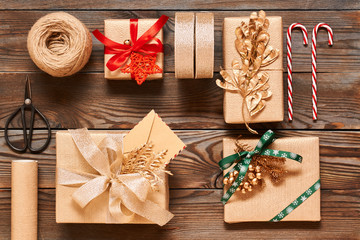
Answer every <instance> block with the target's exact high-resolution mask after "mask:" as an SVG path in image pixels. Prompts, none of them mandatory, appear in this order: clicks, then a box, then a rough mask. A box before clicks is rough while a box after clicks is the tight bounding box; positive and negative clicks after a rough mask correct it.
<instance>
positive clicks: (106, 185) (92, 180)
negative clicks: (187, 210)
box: [57, 128, 174, 226]
mask: <svg viewBox="0 0 360 240" xmlns="http://www.w3.org/2000/svg"><path fill="white" fill-rule="evenodd" d="M69 132H70V134H71V136H72V138H73V140H74V142H75V144H76V146H77V148H78V149H79V151H80V152H81V154H82V155H83V157H84V158H85V160H86V161H87V162H88V163H89V164H90V166H91V167H92V168H93V169H95V170H96V171H97V172H98V174H93V173H88V172H75V171H69V170H65V169H62V168H58V169H57V170H58V171H57V174H58V175H57V179H58V183H59V184H61V185H64V186H79V188H78V189H77V190H76V191H75V192H74V193H73V195H72V198H73V200H74V201H75V202H76V203H77V204H79V206H80V207H81V208H85V207H86V206H87V204H88V203H90V202H91V201H92V200H93V199H95V198H96V197H98V196H99V195H101V194H102V193H104V192H106V191H108V192H109V213H110V216H111V217H112V218H113V219H115V221H117V222H121V223H127V222H129V221H131V220H132V219H133V218H134V216H135V214H137V215H139V216H142V217H144V218H146V219H147V220H149V221H151V222H153V223H156V224H158V225H160V226H163V225H165V224H166V223H167V222H169V221H170V220H171V218H172V217H173V216H174V215H173V214H172V213H170V212H169V211H167V210H166V209H163V208H161V207H160V206H159V205H158V204H156V203H154V202H152V201H150V200H147V195H148V193H149V191H151V186H150V183H149V181H148V180H147V179H145V178H144V177H143V176H142V175H141V174H140V173H132V174H120V173H121V166H122V160H123V153H122V140H121V141H119V139H117V140H116V139H115V138H114V137H112V136H111V135H109V136H107V137H106V138H105V139H104V140H103V141H102V142H101V143H100V144H99V146H97V145H96V144H95V143H94V141H93V140H92V138H91V136H90V134H89V132H88V130H87V129H85V128H84V129H76V130H69ZM122 206H124V207H126V208H127V210H129V211H126V210H125V211H123V210H122Z"/></svg>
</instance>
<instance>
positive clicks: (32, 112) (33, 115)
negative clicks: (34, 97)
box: [27, 105, 51, 153]
mask: <svg viewBox="0 0 360 240" xmlns="http://www.w3.org/2000/svg"><path fill="white" fill-rule="evenodd" d="M35 112H36V113H37V114H39V116H40V117H41V118H42V120H43V121H44V122H45V123H46V127H47V130H48V136H47V139H46V142H45V144H44V145H43V146H42V147H39V148H32V146H31V143H32V136H33V129H34V119H35ZM50 140H51V128H50V124H49V121H48V120H47V119H46V117H45V116H44V115H43V114H42V113H41V112H40V111H39V110H37V108H36V107H34V106H33V105H31V119H30V131H29V138H28V140H27V148H28V149H29V150H30V152H32V153H39V152H42V151H44V150H45V149H46V148H47V146H48V145H49V143H50Z"/></svg>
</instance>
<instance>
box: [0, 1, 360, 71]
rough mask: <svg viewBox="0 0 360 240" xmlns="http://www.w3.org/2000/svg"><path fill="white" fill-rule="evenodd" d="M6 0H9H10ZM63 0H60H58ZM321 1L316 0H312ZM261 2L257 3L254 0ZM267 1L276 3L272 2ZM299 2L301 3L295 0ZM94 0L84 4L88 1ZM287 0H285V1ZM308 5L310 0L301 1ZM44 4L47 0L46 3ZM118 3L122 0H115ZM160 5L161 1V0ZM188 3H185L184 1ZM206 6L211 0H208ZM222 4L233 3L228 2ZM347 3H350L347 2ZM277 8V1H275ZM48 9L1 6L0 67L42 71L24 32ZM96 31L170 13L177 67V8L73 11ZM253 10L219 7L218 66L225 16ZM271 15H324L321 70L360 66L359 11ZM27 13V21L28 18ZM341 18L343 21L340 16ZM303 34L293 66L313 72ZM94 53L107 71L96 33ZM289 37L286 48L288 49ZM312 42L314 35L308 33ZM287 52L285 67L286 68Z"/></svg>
mask: <svg viewBox="0 0 360 240" xmlns="http://www.w3.org/2000/svg"><path fill="white" fill-rule="evenodd" d="M11 2H12V1H7V2H6V3H11ZM57 2H58V3H60V2H61V1H57ZM313 3H317V1H313ZM256 4H258V3H256ZM269 4H271V5H273V6H276V4H274V3H270V2H269ZM296 4H298V3H296ZM90 5H91V4H84V6H90ZM281 5H284V3H281ZM301 5H302V6H306V4H302V3H301ZM44 6H46V4H44ZM117 6H118V7H120V6H121V4H117ZM159 6H160V5H159ZM184 6H186V5H184ZM206 6H208V3H206ZM224 6H229V5H227V4H224ZM344 6H346V3H345V4H344ZM275 8H276V7H275ZM47 13H49V12H48V11H2V12H1V14H0V22H1V24H2V25H1V27H0V72H1V71H10V72H27V71H39V69H38V68H37V67H36V66H35V65H34V64H33V62H32V61H31V60H30V58H29V55H28V52H27V49H26V38H27V34H28V31H29V30H30V28H31V26H32V25H33V24H34V23H35V22H36V20H37V19H38V18H40V17H41V16H43V15H45V14H47ZM69 13H71V14H73V15H74V16H76V17H77V18H79V19H80V20H81V21H83V22H84V23H85V25H86V26H87V27H88V28H89V29H90V30H91V31H92V30H95V29H97V28H98V29H100V30H101V31H102V30H103V20H104V19H111V18H158V17H159V16H160V15H161V14H166V15H168V16H170V17H171V19H170V20H169V22H168V23H167V24H166V27H165V39H164V43H165V47H164V51H165V67H164V70H165V71H166V72H174V51H173V49H174V44H173V43H174V18H173V17H174V15H175V12H174V11H120V12H119V11H96V12H88V11H70V12H69ZM250 13H251V12H250V11H244V12H240V11H236V12H235V11H215V12H214V14H215V71H219V69H220V66H221V65H222V21H223V18H224V17H234V16H249V14H250ZM268 15H269V16H271V15H273V16H282V17H283V21H284V22H283V32H284V36H286V35H285V34H286V29H287V27H288V26H289V25H290V24H292V23H293V22H301V23H303V24H304V25H305V26H306V27H307V28H308V31H309V37H310V36H311V34H310V32H311V30H312V28H313V27H314V26H315V25H316V24H318V23H319V22H320V21H324V22H326V23H328V24H329V25H330V26H331V27H332V28H333V30H334V46H333V47H332V48H330V49H329V47H328V46H327V34H326V33H325V32H321V33H320V34H319V36H318V71H319V72H357V71H358V69H359V67H360V57H359V56H360V48H359V45H358V44H357V41H358V39H359V38H360V27H359V26H360V24H359V18H358V15H359V11H305V12H304V11H268ZM24 19H26V21H24ZM339 19H341V21H339ZM300 35H301V34H300V33H299V32H297V33H296V34H294V36H293V49H294V50H293V59H294V60H293V70H294V72H311V45H309V46H308V47H307V48H305V47H303V46H302V41H301V36H300ZM93 41H94V45H93V53H92V56H91V58H90V62H89V63H88V64H87V66H86V67H85V68H84V69H83V71H84V72H102V71H103V68H104V66H103V45H102V44H101V43H100V42H99V41H97V40H96V39H95V38H93ZM285 41H286V38H285V37H284V42H283V48H284V53H286V44H285V43H286V42H285ZM309 41H310V42H311V39H309ZM285 56H286V55H285V54H284V58H283V59H284V65H283V68H284V70H286V58H285Z"/></svg>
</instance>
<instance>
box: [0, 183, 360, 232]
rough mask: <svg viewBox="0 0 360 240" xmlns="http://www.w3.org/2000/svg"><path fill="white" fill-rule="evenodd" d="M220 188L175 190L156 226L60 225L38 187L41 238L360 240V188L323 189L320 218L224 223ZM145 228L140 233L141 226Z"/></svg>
mask: <svg viewBox="0 0 360 240" xmlns="http://www.w3.org/2000/svg"><path fill="white" fill-rule="evenodd" d="M221 194H222V191H221V190H172V191H170V211H172V212H173V213H174V214H175V217H174V218H173V219H172V220H171V221H170V222H169V223H168V224H167V225H165V226H164V227H159V226H156V225H111V224H110V225H104V224H56V223H55V190H54V189H44V190H40V191H39V232H38V233H39V239H119V236H121V238H124V239H228V238H234V237H235V238H237V237H238V236H239V237H240V236H241V238H246V239H263V238H266V239H308V238H311V239H358V238H359V236H360V234H359V228H360V212H359V208H360V205H359V202H360V191H359V190H343V191H331V190H322V191H321V198H322V202H321V206H322V208H321V215H322V220H321V222H280V223H239V224H226V223H224V222H223V205H222V204H221V203H220V202H219V199H220V197H221ZM0 205H1V208H0V238H1V239H9V238H10V231H9V225H10V207H11V206H10V191H9V190H1V191H0ZM140 228H141V231H139V229H140Z"/></svg>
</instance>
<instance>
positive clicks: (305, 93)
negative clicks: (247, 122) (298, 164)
mask: <svg viewBox="0 0 360 240" xmlns="http://www.w3.org/2000/svg"><path fill="white" fill-rule="evenodd" d="M28 75H29V76H30V79H31V81H32V90H33V102H34V104H35V106H37V107H38V109H40V111H41V112H42V113H43V114H45V115H46V117H47V118H48V119H49V121H50V123H51V126H52V127H53V128H80V127H88V128H106V129H107V128H125V129H130V128H132V127H133V126H134V125H135V124H136V123H137V122H138V121H139V120H140V119H142V118H143V117H144V116H145V114H146V113H148V112H149V111H150V110H151V109H155V110H156V111H157V112H158V113H159V114H160V116H161V117H162V118H163V119H164V120H165V121H166V122H167V123H168V124H169V125H170V126H171V128H173V129H218V128H220V129H235V128H236V129H245V127H244V125H243V124H241V125H229V124H226V123H225V122H224V119H223V90H222V89H220V88H219V87H217V86H216V84H215V80H208V79H200V80H191V79H190V80H178V79H175V78H174V75H173V74H170V73H168V74H165V78H164V80H154V81H148V82H145V83H144V84H143V85H142V86H141V87H139V86H137V85H136V83H135V81H108V80H105V79H104V78H103V74H102V73H93V74H77V75H75V76H72V77H68V78H61V79H57V78H52V77H49V76H48V75H46V74H45V73H36V74H35V73H31V74H28ZM283 77H284V92H285V99H284V119H285V120H284V121H283V122H281V123H272V124H271V123H267V124H254V125H252V126H253V127H254V128H255V129H268V128H272V129H360V110H359V107H358V106H359V104H360V95H359V93H358V89H359V87H360V81H359V77H358V73H319V74H318V113H319V119H318V120H317V121H316V122H315V121H313V120H312V115H311V114H312V112H311V74H306V73H295V74H294V75H293V79H294V86H293V89H294V120H293V121H292V122H291V123H289V122H288V120H287V102H286V96H287V94H286V88H287V83H286V74H284V76H283ZM25 78H26V74H25V73H21V74H20V73H0V86H1V87H0V96H1V102H0V128H4V126H5V123H6V120H7V119H8V117H9V115H10V114H11V113H12V112H14V111H15V110H16V109H17V107H18V106H20V104H22V101H23V96H24V85H25ZM214 78H220V76H219V74H217V75H215V77H214ZM273 91H274V90H273ZM40 123H41V122H39V124H37V126H38V127H41V124H40ZM12 126H13V127H21V125H20V118H18V119H17V121H16V120H15V121H14V124H13V125H12Z"/></svg>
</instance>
